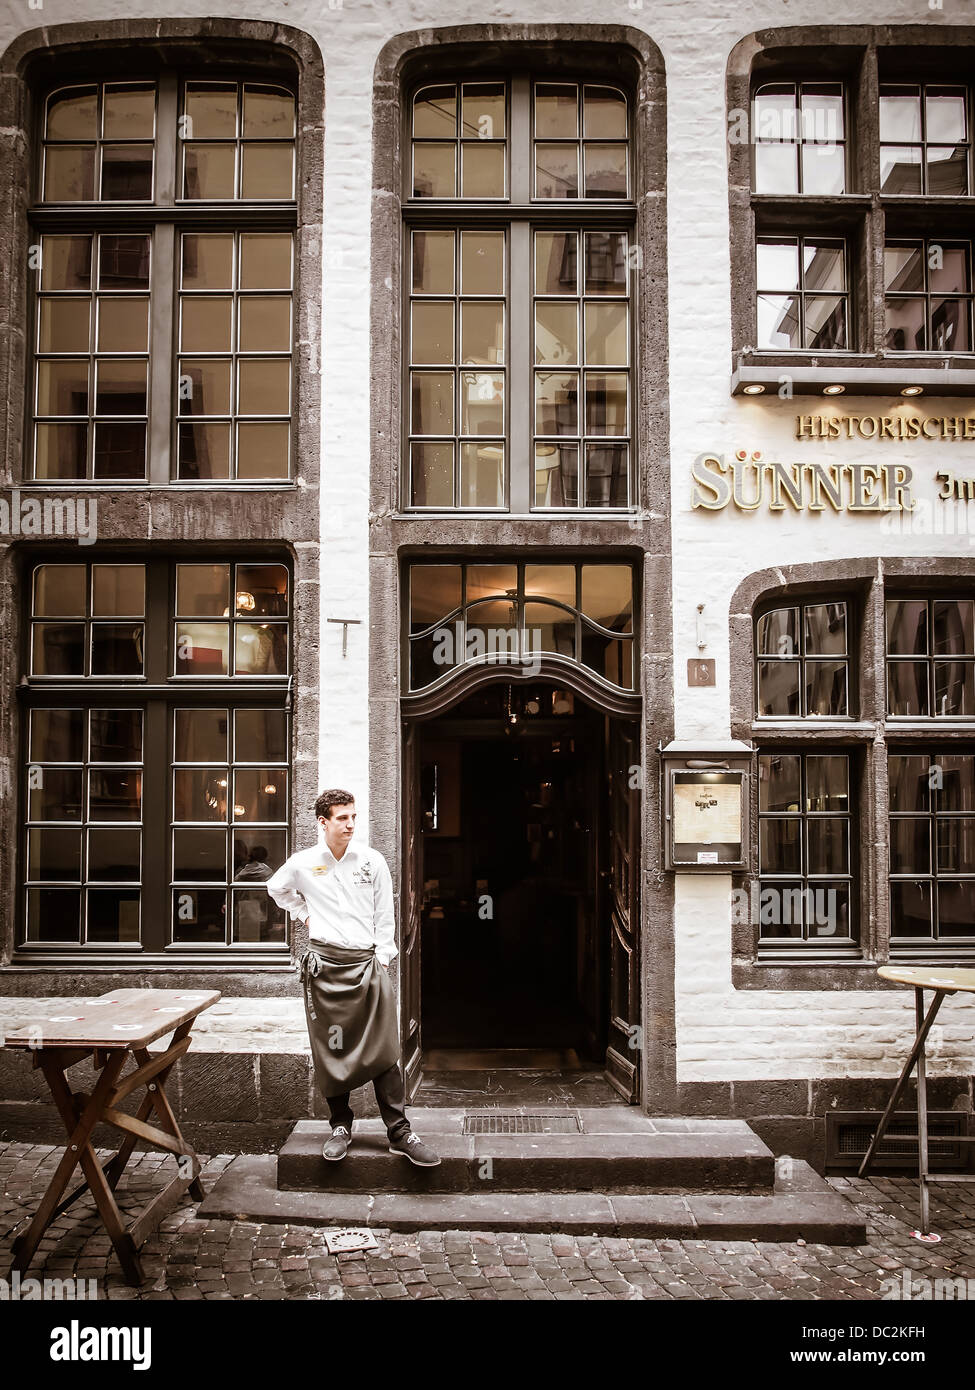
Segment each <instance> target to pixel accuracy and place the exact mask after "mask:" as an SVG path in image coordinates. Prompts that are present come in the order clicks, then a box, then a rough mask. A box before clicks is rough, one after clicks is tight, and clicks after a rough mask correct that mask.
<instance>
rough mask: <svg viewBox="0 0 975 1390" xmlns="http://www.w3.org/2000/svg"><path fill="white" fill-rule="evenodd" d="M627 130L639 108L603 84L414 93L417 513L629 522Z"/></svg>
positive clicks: (520, 80) (408, 426) (409, 486)
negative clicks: (625, 516)
mask: <svg viewBox="0 0 975 1390" xmlns="http://www.w3.org/2000/svg"><path fill="white" fill-rule="evenodd" d="M629 121H630V117H629V103H628V100H627V97H626V95H625V94H624V93H623V92H622V91H621V90H619V89H617V88H615V87H612V86H609V85H602V84H596V83H586V82H568V81H567V82H545V81H542V80H537V81H534V80H532V79H531V78H530V77H528V76H517V77H513V78H511V79H508V80H505V81H492V82H489V81H479V82H457V83H447V84H438V85H436V86H425V87H421V88H420V89H419V90H418V91H417V92H416V93H415V94H414V96H413V99H412V105H411V163H410V173H409V175H408V182H407V195H408V201H407V204H406V207H405V209H404V213H405V217H406V220H407V225H408V233H407V237H406V244H407V248H408V251H407V268H406V277H405V278H406V287H407V306H406V312H407V316H408V323H409V335H408V343H409V353H408V365H407V378H408V380H407V383H406V402H405V409H404V412H403V414H404V418H405V431H404V434H405V448H406V470H405V471H406V474H407V482H406V486H405V488H404V493H405V498H404V500H405V502H406V505H407V506H409V507H411V508H429V509H449V508H470V509H478V510H484V509H496V510H497V509H506V510H508V511H513V512H529V511H532V510H551V509H553V508H619V509H623V508H627V507H630V506H632V505H633V502H634V497H633V488H632V484H631V478H632V476H633V474H634V471H635V469H634V462H635V461H634V458H633V450H632V446H631V441H632V434H633V406H632V392H633V381H632V374H633V368H634V357H633V346H632V334H633V323H632V307H631V298H632V291H631V285H632V283H633V282H632V269H633V266H634V265H635V263H636V256H635V251H636V248H635V246H634V244H633V241H634V238H633V231H632V228H633V224H634V222H635V205H634V204H633V202H632V195H631V186H632V180H631V172H630V153H629V151H630V146H629ZM600 201H603V202H606V203H607V204H610V203H611V204H612V209H611V210H610V209H609V208H608V209H607V212H606V216H605V218H604V217H603V216H602V215H599V216H598V217H597V218H594V217H593V208H594V206H595V205H597V204H598V203H599V202H600ZM437 203H442V204H444V205H445V206H442V207H437V206H435V204H437ZM553 204H557V205H558V206H559V208H560V209H561V210H562V213H563V216H562V217H561V218H560V222H559V223H557V224H553V221H552V211H551V207H552V205H553ZM575 204H578V205H580V206H583V205H584V206H585V208H586V214H585V218H584V220H582V218H581V217H580V220H579V221H576V222H574V221H573V213H572V210H571V209H572V207H573V205H575Z"/></svg>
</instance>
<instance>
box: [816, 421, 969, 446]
mask: <svg viewBox="0 0 975 1390" xmlns="http://www.w3.org/2000/svg"><path fill="white" fill-rule="evenodd" d="M796 438H797V439H881V440H883V439H890V440H893V441H895V442H900V443H903V442H904V441H905V440H909V439H967V440H973V439H975V415H797V416H796Z"/></svg>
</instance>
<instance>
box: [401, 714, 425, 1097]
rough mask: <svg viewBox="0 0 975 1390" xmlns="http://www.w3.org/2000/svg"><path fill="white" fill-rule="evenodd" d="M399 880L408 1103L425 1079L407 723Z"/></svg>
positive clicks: (413, 748)
mask: <svg viewBox="0 0 975 1390" xmlns="http://www.w3.org/2000/svg"><path fill="white" fill-rule="evenodd" d="M403 767H404V787H403V880H402V884H403V887H402V914H401V917H402V920H401V923H400V926H401V931H400V948H399V949H400V954H399V990H400V998H399V1008H400V1046H401V1048H402V1059H403V1079H404V1082H405V1084H406V1099H407V1101H412V1100H413V1098H414V1097H415V1095H416V1093H417V1091H418V1090H419V1088H420V1082H421V1081H422V1079H423V1053H422V1050H421V1041H420V912H421V908H422V903H423V833H422V824H423V822H422V806H421V801H420V735H419V730H418V728H417V726H416V724H412V723H411V724H407V725H406V732H405V735H404V738H403Z"/></svg>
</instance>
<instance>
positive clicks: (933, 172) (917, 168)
mask: <svg viewBox="0 0 975 1390" xmlns="http://www.w3.org/2000/svg"><path fill="white" fill-rule="evenodd" d="M880 141H881V144H880V191H881V192H882V193H886V194H892V193H893V194H898V193H900V194H905V193H906V194H920V193H926V194H942V195H943V194H950V195H953V196H955V197H958V196H964V195H965V194H967V193H968V192H969V157H970V156H969V145H970V140H969V134H968V94H967V91H966V89H965V88H964V87H952V86H941V85H934V84H928V83H923V84H921V83H913V84H902V85H894V84H886V85H884V84H882V85H881V88H880Z"/></svg>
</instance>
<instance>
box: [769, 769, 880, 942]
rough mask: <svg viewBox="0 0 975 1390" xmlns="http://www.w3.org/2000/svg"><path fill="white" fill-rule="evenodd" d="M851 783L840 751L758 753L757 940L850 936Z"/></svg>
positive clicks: (831, 939) (821, 939)
mask: <svg viewBox="0 0 975 1390" xmlns="http://www.w3.org/2000/svg"><path fill="white" fill-rule="evenodd" d="M851 790H852V789H851V775H850V759H849V757H848V756H847V755H846V754H839V753H815V754H806V753H779V752H774V753H772V752H765V753H761V754H760V755H759V759H758V791H759V796H758V805H759V875H760V878H759V940H760V941H762V942H768V943H773V942H774V943H775V944H776V945H780V946H781V945H782V944H784V943H795V944H800V943H802V942H809V941H816V942H819V943H821V944H822V945H826V946H830V945H836V944H843V943H844V942H845V943H847V944H849V943H850V942H851V941H853V940H855V938H856V930H855V898H854V866H853V852H854V851H853V843H852V811H853V807H852V800H851Z"/></svg>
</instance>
